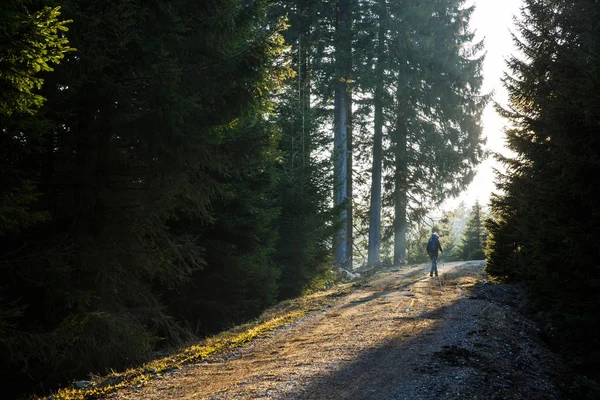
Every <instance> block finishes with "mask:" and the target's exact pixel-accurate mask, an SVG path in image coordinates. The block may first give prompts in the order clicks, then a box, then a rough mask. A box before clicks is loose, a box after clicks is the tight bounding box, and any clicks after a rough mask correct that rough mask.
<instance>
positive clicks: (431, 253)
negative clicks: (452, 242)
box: [427, 233, 444, 256]
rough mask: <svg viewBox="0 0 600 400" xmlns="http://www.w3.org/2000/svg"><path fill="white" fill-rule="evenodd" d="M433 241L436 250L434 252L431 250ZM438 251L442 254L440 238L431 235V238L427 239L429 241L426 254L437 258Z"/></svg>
mask: <svg viewBox="0 0 600 400" xmlns="http://www.w3.org/2000/svg"><path fill="white" fill-rule="evenodd" d="M434 238H435V239H434ZM433 240H436V241H437V249H435V250H433V249H432V248H431V242H432V241H433ZM438 251H441V252H442V253H443V252H444V250H443V249H442V244H441V243H440V237H439V236H438V235H437V234H436V233H432V234H431V236H430V237H429V240H428V241H427V254H429V255H430V256H431V255H435V256H437V255H438Z"/></svg>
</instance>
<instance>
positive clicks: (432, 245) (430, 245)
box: [427, 235, 439, 253]
mask: <svg viewBox="0 0 600 400" xmlns="http://www.w3.org/2000/svg"><path fill="white" fill-rule="evenodd" d="M438 248H439V239H438V237H437V236H435V235H431V237H430V238H429V241H428V242H427V252H429V253H435V252H437V251H438Z"/></svg>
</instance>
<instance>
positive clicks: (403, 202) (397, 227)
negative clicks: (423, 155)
mask: <svg viewBox="0 0 600 400" xmlns="http://www.w3.org/2000/svg"><path fill="white" fill-rule="evenodd" d="M406 129H407V127H406V122H405V121H404V116H403V113H402V112H401V110H399V111H398V121H397V122H396V132H395V137H396V148H395V154H394V156H395V174H394V217H395V218H394V265H398V266H399V265H404V264H405V263H406V225H407V223H406V209H407V185H406V178H407V176H406V174H407V169H406Z"/></svg>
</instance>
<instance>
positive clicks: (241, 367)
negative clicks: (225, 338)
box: [106, 261, 564, 400]
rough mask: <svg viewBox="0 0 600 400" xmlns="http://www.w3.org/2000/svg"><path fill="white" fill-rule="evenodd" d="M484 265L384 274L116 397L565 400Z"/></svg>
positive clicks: (546, 360) (525, 322)
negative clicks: (235, 345) (433, 274)
mask: <svg viewBox="0 0 600 400" xmlns="http://www.w3.org/2000/svg"><path fill="white" fill-rule="evenodd" d="M483 266H484V263H483V261H471V262H456V263H447V264H440V266H439V272H440V276H439V278H430V277H429V276H428V274H427V273H428V270H427V271H426V267H424V266H423V265H421V266H412V267H407V268H402V269H394V270H390V271H387V272H382V273H378V274H377V275H376V276H374V277H372V278H370V279H369V280H367V281H366V282H364V283H359V284H357V285H356V287H355V288H354V290H353V291H352V292H351V293H349V294H341V295H339V296H337V295H335V293H334V294H332V295H330V297H329V299H330V301H329V302H328V304H327V305H326V306H325V307H324V308H323V309H321V310H319V311H313V312H311V313H309V314H308V315H307V316H305V317H303V318H301V319H299V320H297V321H295V322H293V323H291V324H289V325H286V326H284V327H282V328H279V329H276V330H275V331H272V332H270V333H269V334H267V335H265V336H263V337H261V338H259V339H256V340H254V341H252V342H250V343H248V344H247V345H245V346H243V347H241V348H237V349H232V350H228V351H226V352H224V353H222V354H220V355H217V356H214V357H211V358H209V359H207V360H203V361H201V362H198V363H195V364H190V365H186V366H183V367H182V368H181V369H179V370H177V371H175V372H173V373H170V374H164V375H162V376H158V377H156V378H155V379H153V380H150V381H149V382H148V383H147V384H146V385H145V386H137V387H130V388H127V389H125V390H121V391H119V392H116V393H112V394H110V395H109V396H107V397H106V398H108V399H143V400H150V399H156V400H158V399H257V398H266V399H411V400H412V399H558V398H560V390H559V389H560V388H559V384H558V380H559V377H560V376H561V374H562V373H563V370H564V367H563V366H562V364H561V362H560V360H559V359H558V358H557V356H555V355H554V354H553V353H552V352H551V351H550V350H548V349H547V348H546V346H545V345H544V344H543V343H542V342H541V341H540V340H539V339H538V329H537V328H536V326H535V324H534V323H533V322H532V321H530V320H529V319H528V318H527V317H525V316H524V315H523V314H522V313H521V311H520V310H519V308H520V307H521V304H522V303H523V301H524V296H523V294H522V293H521V292H520V290H519V289H518V288H516V287H513V286H510V285H503V284H492V283H489V282H488V281H487V280H486V275H485V273H484V272H483Z"/></svg>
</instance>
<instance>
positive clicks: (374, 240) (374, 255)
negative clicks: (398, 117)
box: [367, 1, 385, 265]
mask: <svg viewBox="0 0 600 400" xmlns="http://www.w3.org/2000/svg"><path fill="white" fill-rule="evenodd" d="M379 3H380V10H379V31H378V34H377V39H378V45H377V46H378V60H377V61H378V62H377V66H376V79H377V83H376V84H375V97H374V99H373V103H374V106H375V120H374V130H373V166H372V167H371V204H370V206H369V245H368V255H367V264H369V265H377V264H379V262H380V253H381V163H382V160H383V145H382V141H383V99H382V96H383V73H384V58H385V54H384V53H385V48H384V40H385V26H384V17H385V16H384V4H385V2H384V1H380V2H379Z"/></svg>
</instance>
